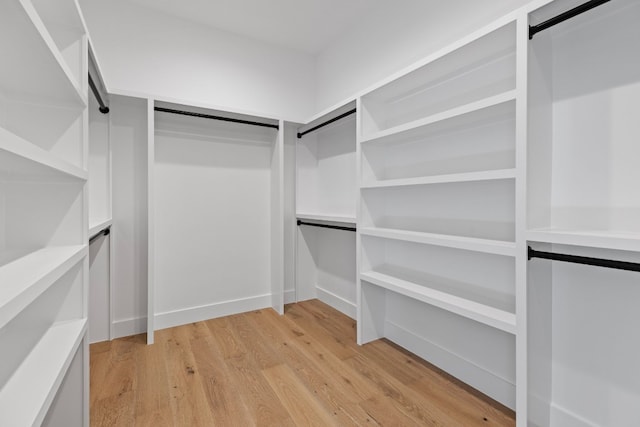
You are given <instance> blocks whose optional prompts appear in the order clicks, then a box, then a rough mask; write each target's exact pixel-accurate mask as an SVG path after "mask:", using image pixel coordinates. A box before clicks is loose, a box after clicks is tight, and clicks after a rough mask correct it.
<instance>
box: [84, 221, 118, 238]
mask: <svg viewBox="0 0 640 427" xmlns="http://www.w3.org/2000/svg"><path fill="white" fill-rule="evenodd" d="M112 224H113V219H112V218H109V219H106V220H104V221H97V222H94V223H90V224H89V238H91V237H93V236H95V235H96V234H97V233H99V232H100V231H102V230H104V229H105V228H107V227H110V226H111V225H112Z"/></svg>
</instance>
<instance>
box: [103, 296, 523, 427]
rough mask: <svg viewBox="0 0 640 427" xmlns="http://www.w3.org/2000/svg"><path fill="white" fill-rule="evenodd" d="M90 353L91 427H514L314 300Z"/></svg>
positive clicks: (484, 401)
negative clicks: (367, 339)
mask: <svg viewBox="0 0 640 427" xmlns="http://www.w3.org/2000/svg"><path fill="white" fill-rule="evenodd" d="M155 340H156V343H155V344H154V345H151V346H147V345H146V344H145V336H144V335H136V336H133V337H128V338H122V339H118V340H114V341H111V342H104V343H98V344H93V345H92V346H91V394H90V402H91V425H92V426H93V427H98V426H153V427H159V426H180V427H182V426H188V427H191V426H242V427H246V426H254V425H256V426H257V425H260V426H323V427H324V426H358V425H371V426H375V425H380V426H413V425H421V426H464V427H473V426H513V425H515V421H514V414H513V412H512V411H510V410H508V409H507V408H504V407H502V406H501V405H499V404H497V403H495V402H492V401H490V400H489V399H488V398H486V397H484V396H482V395H480V394H479V393H478V392H476V391H474V390H472V389H470V388H469V387H467V386H465V385H463V384H461V383H460V382H458V381H456V380H455V379H453V378H451V377H450V376H448V375H446V374H444V373H443V372H441V371H439V370H438V369H436V368H435V367H433V366H432V365H430V364H428V363H426V362H425V361H423V360H422V359H420V358H418V357H417V356H415V355H413V354H411V353H409V352H407V351H405V350H403V349H401V348H400V347H398V346H396V345H394V344H392V343H390V342H388V341H386V340H379V341H376V342H373V343H370V344H366V345H364V346H358V345H357V344H356V343H355V322H354V321H353V320H351V319H350V318H348V317H346V316H344V315H343V314H341V313H339V312H337V311H336V310H334V309H332V308H331V307H329V306H327V305H325V304H323V303H321V302H319V301H317V300H313V301H307V302H303V303H298V304H291V305H288V306H287V307H286V313H285V315H284V316H278V315H277V314H276V313H275V312H274V311H272V310H270V309H265V310H259V311H254V312H250V313H244V314H238V315H234V316H228V317H223V318H219V319H213V320H208V321H205V322H198V323H193V324H189V325H185V326H180V327H177V328H171V329H165V330H161V331H157V332H156V335H155Z"/></svg>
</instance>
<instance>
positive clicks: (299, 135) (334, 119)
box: [298, 108, 357, 139]
mask: <svg viewBox="0 0 640 427" xmlns="http://www.w3.org/2000/svg"><path fill="white" fill-rule="evenodd" d="M356 111H357V109H355V108H354V109H353V110H349V111H347V112H346V113H342V114H340V115H339V116H336V117H334V118H333V119H329V120H327V121H326V122H323V123H320V124H319V125H317V126H314V127H312V128H311V129H307V130H305V131H304V132H298V139H300V138H302V137H303V136H305V135H306V134H308V133H309V132H313V131H314V130H318V129H320V128H322V127H325V126H326V125H330V124H331V123H333V122H337V121H338V120H340V119H343V118H345V117H347V116H350V115H352V114H355V112H356Z"/></svg>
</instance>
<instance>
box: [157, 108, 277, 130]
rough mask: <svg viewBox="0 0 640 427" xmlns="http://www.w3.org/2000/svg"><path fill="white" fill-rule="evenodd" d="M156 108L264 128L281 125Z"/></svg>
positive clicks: (162, 110) (166, 111) (173, 112)
mask: <svg viewBox="0 0 640 427" xmlns="http://www.w3.org/2000/svg"><path fill="white" fill-rule="evenodd" d="M154 110H156V111H160V112H162V113H171V114H179V115H181V116H191V117H200V118H202V119H212V120H222V121H223V122H232V123H242V124H244V125H252V126H261V127H264V128H273V129H280V126H278V125H274V124H271V123H261V122H253V121H251V120H242V119H233V118H231V117H221V116H212V115H211V114H203V113H194V112H191V111H182V110H174V109H172V108H164V107H155V108H154Z"/></svg>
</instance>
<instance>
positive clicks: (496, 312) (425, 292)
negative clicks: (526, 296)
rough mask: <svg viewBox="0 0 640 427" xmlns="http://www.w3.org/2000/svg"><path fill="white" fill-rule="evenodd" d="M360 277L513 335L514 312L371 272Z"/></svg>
mask: <svg viewBox="0 0 640 427" xmlns="http://www.w3.org/2000/svg"><path fill="white" fill-rule="evenodd" d="M360 278H361V279H362V280H365V281H367V282H369V283H371V284H374V285H376V286H379V287H381V288H384V289H388V290H390V291H393V292H396V293H398V294H401V295H404V296H407V297H409V298H413V299H416V300H418V301H422V302H424V303H427V304H430V305H433V306H435V307H439V308H441V309H443V310H447V311H450V312H452V313H455V314H458V315H460V316H463V317H466V318H468V319H472V320H475V321H477V322H480V323H483V324H485V325H488V326H491V327H493V328H496V329H500V330H501V331H504V332H508V333H510V334H515V333H516V316H515V314H514V313H510V312H508V311H504V310H500V309H497V308H495V307H491V306H488V305H485V304H480V303H477V302H475V301H471V300H469V299H466V298H461V297H458V296H455V295H451V294H448V293H446V292H442V291H439V290H436V289H432V288H429V287H425V286H421V285H418V284H416V283H413V282H409V281H407V280H402V279H399V278H397V277H393V276H390V275H387V274H383V273H379V272H375V271H366V272H364V273H361V274H360Z"/></svg>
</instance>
